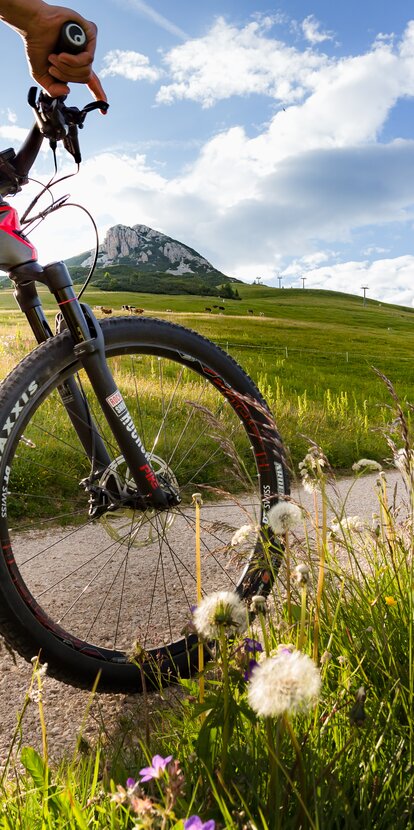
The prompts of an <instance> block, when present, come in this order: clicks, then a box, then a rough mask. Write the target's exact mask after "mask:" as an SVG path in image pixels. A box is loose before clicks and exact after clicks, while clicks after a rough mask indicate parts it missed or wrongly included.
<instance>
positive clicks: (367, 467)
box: [352, 458, 382, 473]
mask: <svg viewBox="0 0 414 830" xmlns="http://www.w3.org/2000/svg"><path fill="white" fill-rule="evenodd" d="M352 469H353V471H354V473H380V472H381V471H382V467H381V464H379V463H378V461H374V460H373V459H372V458H360V459H359V461H355V464H353V465H352Z"/></svg>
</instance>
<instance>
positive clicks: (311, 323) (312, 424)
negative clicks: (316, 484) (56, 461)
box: [0, 285, 414, 471]
mask: <svg viewBox="0 0 414 830" xmlns="http://www.w3.org/2000/svg"><path fill="white" fill-rule="evenodd" d="M238 291H239V294H240V297H241V299H240V300H237V301H236V300H225V302H224V306H225V312H224V313H220V312H219V311H218V310H217V309H214V307H213V306H212V305H211V302H210V301H209V299H208V298H205V297H188V296H171V295H168V296H161V295H153V294H138V295H137V294H128V293H123V292H104V293H103V292H96V291H94V290H91V291H89V292H88V293H87V295H86V298H85V299H86V301H87V302H88V303H89V304H90V305H91V306H99V305H101V304H102V303H104V305H105V306H106V307H110V308H112V309H113V313H114V314H120V313H124V312H122V311H121V307H122V305H129V304H133V305H135V304H136V303H137V302H139V305H140V307H142V308H144V311H145V314H151V313H153V314H155V315H156V316H162V317H163V318H164V319H168V320H171V321H176V322H178V323H180V324H182V325H185V326H189V327H191V328H194V329H195V330H196V331H199V332H200V333H201V334H203V335H205V336H206V337H209V338H211V339H212V340H214V341H215V342H217V343H219V345H221V347H222V348H223V349H225V350H227V351H229V352H230V354H232V355H233V357H235V358H236V359H237V360H238V361H239V363H240V364H241V365H242V366H243V367H244V368H245V370H246V371H247V372H248V373H249V374H250V375H251V376H252V377H253V379H254V380H255V382H256V383H257V384H258V386H259V388H260V390H261V392H262V393H263V394H264V396H265V397H266V399H267V401H268V403H269V405H270V407H271V409H272V411H273V414H274V416H275V419H276V423H277V425H278V428H279V431H280V432H281V434H282V436H283V438H284V441H285V444H286V445H287V446H288V448H289V451H290V455H291V459H292V465H293V467H296V468H297V464H298V462H299V461H300V459H301V458H302V456H303V454H304V451H305V448H306V443H307V438H312V440H314V441H316V442H317V443H318V444H320V445H321V446H323V447H324V451H325V452H326V455H327V457H328V459H329V462H330V464H331V465H332V466H333V467H334V468H335V469H337V470H339V471H347V470H349V469H350V468H351V466H352V463H353V461H354V460H355V458H356V457H360V456H369V457H371V458H374V459H376V460H379V461H383V460H384V459H386V458H387V445H386V441H385V439H384V436H383V429H384V426H385V424H386V423H387V422H388V410H387V407H388V398H387V391H386V388H385V386H384V384H383V383H382V381H381V379H380V377H379V376H378V374H377V373H376V372H375V369H377V370H378V371H380V372H381V373H382V374H384V375H385V376H387V377H389V378H391V379H392V381H393V383H394V385H395V387H396V389H397V391H398V394H399V396H400V398H401V399H402V400H412V399H413V398H414V394H413V393H414V360H413V352H414V313H413V311H412V310H410V309H406V308H400V307H398V306H390V305H384V304H382V305H381V304H380V303H377V302H373V301H369V300H368V301H367V303H366V305H365V306H364V305H363V301H362V298H360V297H354V296H351V295H347V294H339V293H335V292H327V291H312V290H308V289H306V290H301V289H289V290H288V289H280V290H278V289H269V288H266V287H265V286H259V285H252V286H248V285H238ZM42 296H43V298H44V304H45V307H46V308H47V309H50V310H52V309H53V300H52V298H51V297H50V295H48V294H46V292H45V293H44V294H43V295H42ZM206 307H208V308H212V311H211V312H207V311H205V308H206ZM250 312H253V313H250ZM50 313H51V319H53V313H52V311H50ZM261 315H263V316H261ZM0 323H1V331H2V336H1V340H0V376H3V377H4V375H5V374H6V373H7V372H8V371H9V370H10V369H11V368H12V367H13V366H14V365H15V363H16V362H17V361H18V360H19V359H20V357H21V356H23V354H24V353H25V351H27V350H28V349H30V348H32V346H33V338H32V337H31V335H30V333H29V332H28V329H27V326H26V325H25V322H24V320H22V318H21V315H20V314H19V313H18V311H17V310H16V306H15V303H14V299H13V296H12V292H11V291H6V290H3V291H1V292H0ZM410 417H411V415H410V413H408V418H409V419H410Z"/></svg>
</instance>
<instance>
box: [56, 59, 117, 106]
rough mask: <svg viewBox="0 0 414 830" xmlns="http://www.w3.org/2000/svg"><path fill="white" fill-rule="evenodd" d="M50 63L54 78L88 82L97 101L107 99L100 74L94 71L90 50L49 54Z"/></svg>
mask: <svg viewBox="0 0 414 830" xmlns="http://www.w3.org/2000/svg"><path fill="white" fill-rule="evenodd" d="M49 63H50V68H49V73H50V75H52V77H53V78H57V79H58V80H61V81H69V82H75V83H84V84H87V85H88V87H89V89H90V90H91V92H92V95H93V96H94V97H95V98H96V100H97V101H106V100H107V98H106V94H105V91H104V88H103V86H102V84H101V82H100V80H99V78H98V76H97V75H96V74H95V72H93V71H92V68H91V65H92V58H91V57H90V55H89V53H88V52H82V53H81V54H80V55H69V54H67V53H62V54H60V55H49Z"/></svg>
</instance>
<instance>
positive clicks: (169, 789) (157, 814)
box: [112, 755, 214, 830]
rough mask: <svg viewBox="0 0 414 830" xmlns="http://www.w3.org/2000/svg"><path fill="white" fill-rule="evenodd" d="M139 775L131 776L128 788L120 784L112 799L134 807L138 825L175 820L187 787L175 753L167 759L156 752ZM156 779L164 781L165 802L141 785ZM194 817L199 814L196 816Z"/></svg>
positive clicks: (162, 825) (153, 828)
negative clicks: (175, 758)
mask: <svg viewBox="0 0 414 830" xmlns="http://www.w3.org/2000/svg"><path fill="white" fill-rule="evenodd" d="M139 774H140V781H136V780H135V779H134V778H128V779H127V782H126V787H122V786H121V785H118V787H117V791H116V793H114V794H113V795H112V801H114V802H115V803H116V804H119V805H123V806H124V807H127V808H129V809H130V810H131V812H132V813H133V814H134V815H135V817H136V821H135V825H134V826H135V827H136V828H142V830H146V828H148V830H149V828H151V830H155V828H158V827H160V828H165V827H167V826H168V825H167V823H166V822H167V821H169V822H172V823H175V822H176V815H175V808H176V806H177V803H178V799H179V797H180V796H181V795H182V793H183V787H184V776H183V774H182V772H181V769H180V765H179V762H178V761H174V760H173V756H172V755H168V756H167V757H166V758H163V757H162V756H161V755H154V757H153V758H152V762H151V764H150V765H149V766H148V767H144V768H143V769H141V770H140V773H139ZM154 779H156V780H159V781H160V783H161V784H162V800H163V802H164V803H163V804H161V803H160V801H159V800H156V799H155V798H151V797H149V796H148V795H147V794H146V792H145V790H144V789H143V787H142V784H144V783H146V782H148V781H152V780H154ZM193 818H197V817H196V816H193ZM202 826H203V825H202ZM195 827H196V825H194V828H195ZM213 830H214V825H213Z"/></svg>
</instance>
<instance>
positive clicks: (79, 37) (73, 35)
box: [56, 20, 87, 55]
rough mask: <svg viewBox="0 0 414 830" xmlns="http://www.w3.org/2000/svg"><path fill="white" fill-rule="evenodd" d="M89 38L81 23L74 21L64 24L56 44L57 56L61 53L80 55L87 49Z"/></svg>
mask: <svg viewBox="0 0 414 830" xmlns="http://www.w3.org/2000/svg"><path fill="white" fill-rule="evenodd" d="M86 44H87V37H86V34H85V32H84V30H83V29H82V26H80V25H79V23H75V21H74V20H68V22H67V23H64V24H63V26H62V28H61V30H60V35H59V40H58V42H57V44H56V54H57V55H59V54H60V52H68V53H69V54H70V55H78V54H79V53H80V52H84V51H85V49H86Z"/></svg>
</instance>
